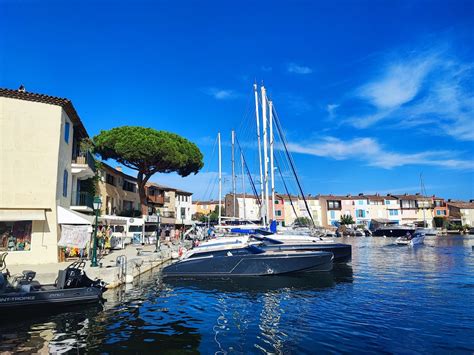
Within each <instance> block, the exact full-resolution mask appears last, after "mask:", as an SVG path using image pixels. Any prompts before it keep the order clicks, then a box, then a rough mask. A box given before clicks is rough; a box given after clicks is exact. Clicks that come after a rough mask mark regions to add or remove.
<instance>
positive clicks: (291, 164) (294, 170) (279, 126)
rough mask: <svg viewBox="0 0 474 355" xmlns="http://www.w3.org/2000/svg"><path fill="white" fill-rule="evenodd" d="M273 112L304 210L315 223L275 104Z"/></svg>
mask: <svg viewBox="0 0 474 355" xmlns="http://www.w3.org/2000/svg"><path fill="white" fill-rule="evenodd" d="M273 114H274V118H275V123H276V124H275V126H276V128H277V131H278V134H279V135H280V139H281V142H282V143H283V147H284V148H285V152H286V155H287V157H288V162H289V163H290V167H291V170H292V171H293V175H294V176H295V179H296V183H297V184H298V188H299V190H300V192H301V195H302V198H303V201H304V204H305V207H306V211H307V212H308V214H309V217H310V219H311V221H312V222H313V225H316V224H315V223H314V219H313V215H312V213H311V210H310V209H309V205H308V201H307V200H306V197H305V195H304V193H303V188H302V186H301V183H300V180H299V178H298V174H297V172H296V167H295V163H294V160H293V157H292V156H291V154H290V152H289V151H288V144H287V141H286V138H285V136H284V133H283V129H282V128H281V123H280V119H279V117H278V114H277V112H276V109H275V105H273Z"/></svg>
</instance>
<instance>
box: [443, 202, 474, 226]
mask: <svg viewBox="0 0 474 355" xmlns="http://www.w3.org/2000/svg"><path fill="white" fill-rule="evenodd" d="M447 206H448V209H449V219H450V220H451V221H453V222H457V223H458V224H461V225H463V226H464V225H468V226H469V227H474V200H470V201H469V202H464V201H451V200H448V202H447Z"/></svg>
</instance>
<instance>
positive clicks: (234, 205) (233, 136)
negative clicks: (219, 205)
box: [232, 130, 237, 218]
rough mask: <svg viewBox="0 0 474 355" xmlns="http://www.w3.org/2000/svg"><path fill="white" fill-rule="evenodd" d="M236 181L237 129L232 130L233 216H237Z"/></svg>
mask: <svg viewBox="0 0 474 355" xmlns="http://www.w3.org/2000/svg"><path fill="white" fill-rule="evenodd" d="M235 184H236V181H235V131H234V130H232V196H233V212H234V213H233V216H234V218H235V217H236V212H235V208H236V206H237V203H236V202H237V198H236V196H235V193H236V190H237V189H236V186H235Z"/></svg>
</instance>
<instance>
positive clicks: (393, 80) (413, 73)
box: [358, 55, 436, 109]
mask: <svg viewBox="0 0 474 355" xmlns="http://www.w3.org/2000/svg"><path fill="white" fill-rule="evenodd" d="M435 63H436V56H434V55H433V56H428V57H425V58H419V59H415V60H411V61H410V60H408V61H406V62H403V61H402V62H400V63H395V64H391V65H390V66H389V67H388V68H387V69H386V71H385V73H384V75H383V76H382V77H381V78H378V79H376V80H374V81H372V82H369V83H367V84H366V85H364V86H362V87H361V88H359V90H358V91H359V96H360V97H362V98H363V99H366V100H368V101H369V102H370V103H372V104H373V105H374V106H376V107H377V108H379V109H393V108H397V107H400V106H401V105H403V104H405V103H407V102H410V101H411V100H413V99H414V98H415V96H416V95H417V94H418V92H419V91H420V88H421V86H422V84H423V80H424V79H425V77H426V75H427V74H428V73H429V71H430V70H432V68H433V66H434V64H435Z"/></svg>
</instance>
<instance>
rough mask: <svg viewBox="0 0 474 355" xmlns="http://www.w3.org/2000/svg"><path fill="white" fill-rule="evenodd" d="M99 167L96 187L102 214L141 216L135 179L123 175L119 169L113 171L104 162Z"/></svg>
mask: <svg viewBox="0 0 474 355" xmlns="http://www.w3.org/2000/svg"><path fill="white" fill-rule="evenodd" d="M100 166H101V167H100V169H99V181H98V184H97V185H98V194H99V196H100V197H101V200H102V211H101V212H102V214H104V215H116V216H126V217H135V216H141V209H140V197H139V195H138V186H137V179H136V178H135V177H133V176H131V175H127V174H125V173H124V172H123V171H122V168H121V167H117V168H115V169H114V168H112V167H111V166H110V165H108V164H106V163H104V162H101V163H100Z"/></svg>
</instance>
